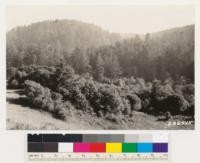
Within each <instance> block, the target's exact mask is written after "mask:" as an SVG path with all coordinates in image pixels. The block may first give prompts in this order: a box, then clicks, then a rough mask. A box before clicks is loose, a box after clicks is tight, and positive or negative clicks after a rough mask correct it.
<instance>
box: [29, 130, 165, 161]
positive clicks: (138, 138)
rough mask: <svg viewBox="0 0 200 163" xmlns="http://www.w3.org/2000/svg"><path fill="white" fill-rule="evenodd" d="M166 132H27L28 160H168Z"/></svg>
mask: <svg viewBox="0 0 200 163" xmlns="http://www.w3.org/2000/svg"><path fill="white" fill-rule="evenodd" d="M168 144H169V143H168V134H28V138H27V156H28V163H33V162H37V163H38V162H43V163H47V162H52V161H53V162H56V163H61V162H62V163H63V162H70V161H72V162H76V161H78V162H80V161H87V162H94V161H95V162H98V161H99V162H100V161H108V162H112V161H121V160H123V162H124V161H128V162H130V161H135V163H145V162H148V163H167V162H168Z"/></svg>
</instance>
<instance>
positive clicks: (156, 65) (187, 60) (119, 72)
mask: <svg viewBox="0 0 200 163" xmlns="http://www.w3.org/2000/svg"><path fill="white" fill-rule="evenodd" d="M61 63H62V64H68V65H70V66H72V67H73V68H74V70H75V72H76V73H78V74H82V73H86V72H88V73H90V74H91V75H93V77H94V78H95V79H98V80H99V78H101V76H105V77H108V78H118V77H131V76H134V77H142V78H144V79H145V80H148V81H150V80H153V79H155V78H157V79H161V80H164V79H166V78H168V77H172V78H173V79H175V78H179V77H180V76H185V77H187V78H188V79H190V80H192V81H193V80H194V66H193V65H194V25H190V26H185V27H182V28H174V29H170V30H166V31H161V32H158V33H153V34H146V35H145V36H142V37H140V36H139V35H135V37H133V38H127V39H122V37H120V34H111V33H109V32H107V31H105V30H102V29H101V28H100V27H97V26H95V25H92V24H87V23H82V22H79V21H73V20H55V21H44V22H39V23H34V24H31V25H29V26H25V27H17V28H15V29H13V30H11V31H9V32H8V33H7V66H8V67H12V66H14V67H19V66H21V65H30V64H35V65H47V66H55V65H58V64H61Z"/></svg>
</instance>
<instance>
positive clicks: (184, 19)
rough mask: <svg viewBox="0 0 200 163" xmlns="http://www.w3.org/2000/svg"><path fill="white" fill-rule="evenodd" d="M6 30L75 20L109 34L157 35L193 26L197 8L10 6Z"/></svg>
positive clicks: (163, 6) (176, 6)
mask: <svg viewBox="0 0 200 163" xmlns="http://www.w3.org/2000/svg"><path fill="white" fill-rule="evenodd" d="M6 17H7V30H10V29H12V28H14V27H16V26H22V25H28V24H30V23H33V22H38V21H42V20H54V19H75V20H81V21H84V22H88V23H93V24H96V25H99V26H101V27H102V28H103V29H106V30H109V31H110V32H118V33H138V34H143V33H147V32H150V33H151V32H157V31H161V30H164V29H169V28H173V27H178V26H184V25H188V24H194V21H195V20H194V7H193V6H190V5H187V6H186V5H143V6H142V5H134V6H64V5H62V6H59V5H57V6H55V5H54V6H46V5H44V6H42V5H40V6H39V5H33V6H22V5H21V6H8V7H7V10H6Z"/></svg>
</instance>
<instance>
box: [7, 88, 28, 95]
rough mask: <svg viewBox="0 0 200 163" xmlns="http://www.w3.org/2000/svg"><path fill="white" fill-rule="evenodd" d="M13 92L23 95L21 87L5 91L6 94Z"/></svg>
mask: <svg viewBox="0 0 200 163" xmlns="http://www.w3.org/2000/svg"><path fill="white" fill-rule="evenodd" d="M13 92H14V93H17V94H19V95H24V90H23V89H7V91H6V93H7V94H12V93H13Z"/></svg>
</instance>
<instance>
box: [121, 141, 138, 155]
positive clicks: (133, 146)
mask: <svg viewBox="0 0 200 163" xmlns="http://www.w3.org/2000/svg"><path fill="white" fill-rule="evenodd" d="M122 152H123V153H126V152H137V143H123V144H122Z"/></svg>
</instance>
